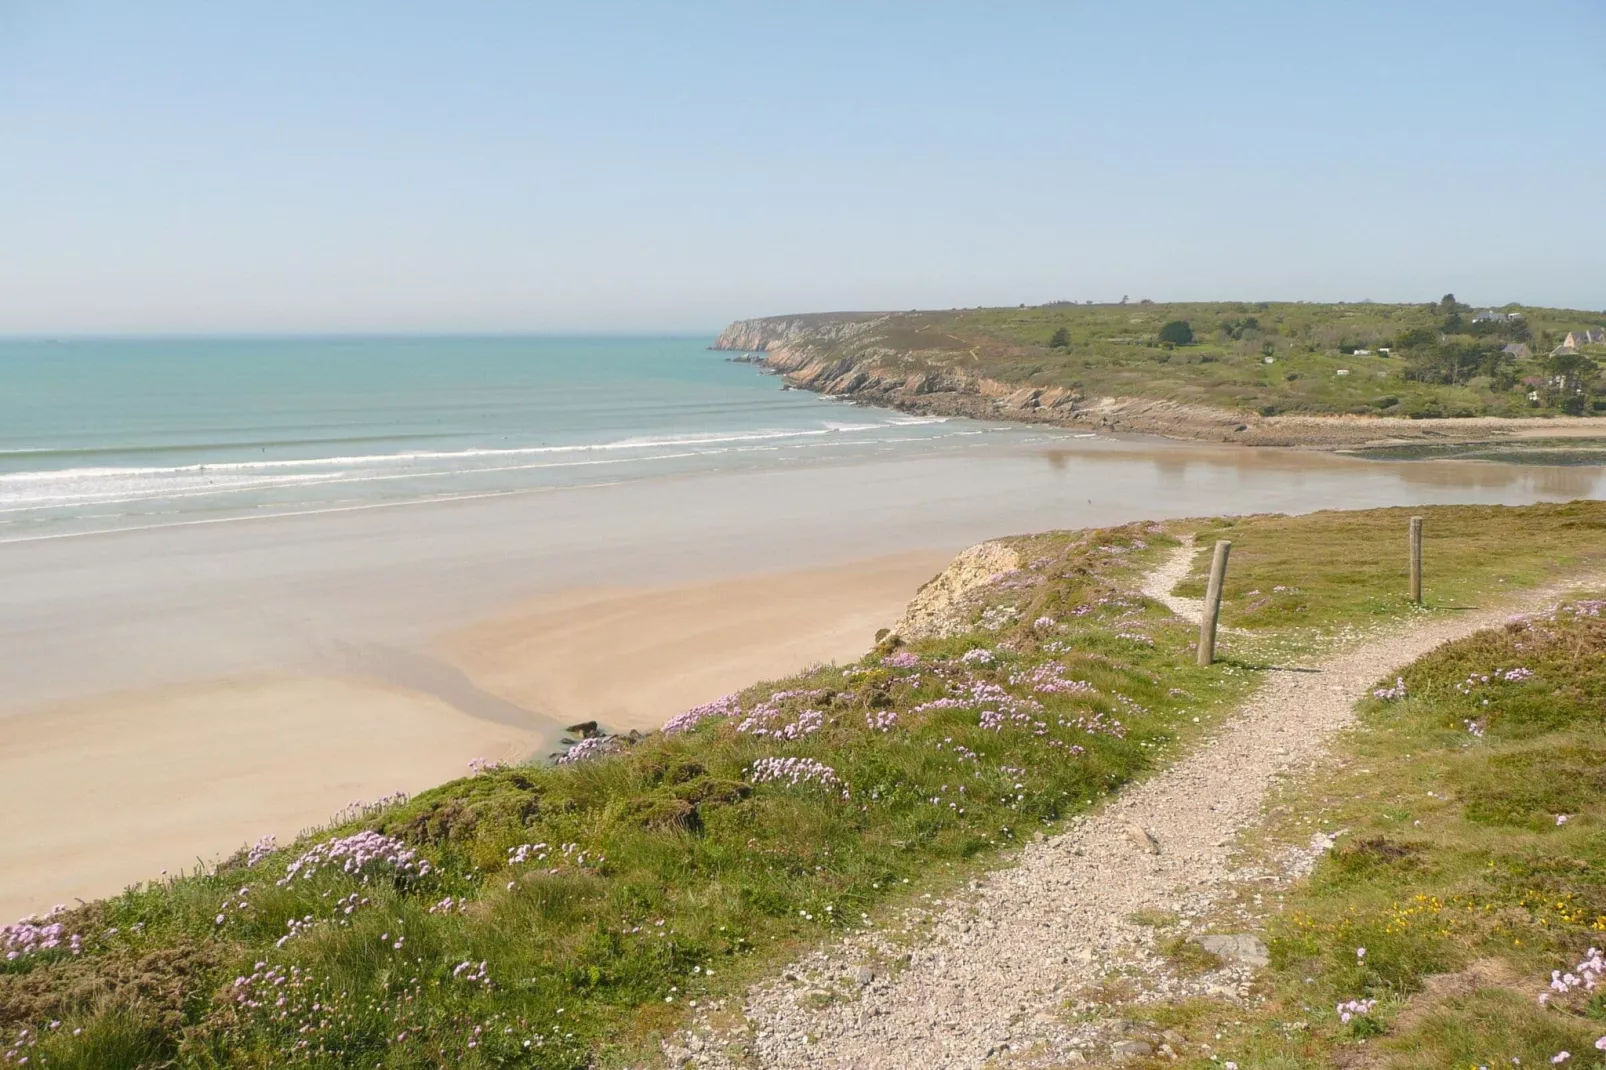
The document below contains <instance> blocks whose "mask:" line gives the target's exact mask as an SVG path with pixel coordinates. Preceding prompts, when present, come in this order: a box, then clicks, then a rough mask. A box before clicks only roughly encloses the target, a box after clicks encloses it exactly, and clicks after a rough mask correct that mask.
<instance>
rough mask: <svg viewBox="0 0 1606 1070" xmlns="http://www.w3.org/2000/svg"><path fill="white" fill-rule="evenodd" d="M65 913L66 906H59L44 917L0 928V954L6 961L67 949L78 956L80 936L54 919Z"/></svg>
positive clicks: (80, 947)
mask: <svg viewBox="0 0 1606 1070" xmlns="http://www.w3.org/2000/svg"><path fill="white" fill-rule="evenodd" d="M65 913H67V907H66V906H65V905H63V904H59V903H58V904H57V905H56V906H54V907H52V908H51V910H50V912H49V913H48V914H46V915H45V916H44V917H39V916H37V915H34V914H30V915H29V916H28V917H26V918H23V919H21V920H20V921H16V922H13V923H12V924H10V925H7V926H6V927H5V928H3V929H0V953H3V954H4V956H5V959H6V961H7V962H14V961H16V960H17V959H20V958H22V957H23V956H24V955H37V954H39V953H40V952H42V951H55V950H66V951H68V952H69V953H71V954H73V955H77V954H81V953H82V951H83V937H82V936H80V935H79V934H78V933H69V932H68V931H67V926H66V924H65V923H64V922H60V921H57V920H55V919H56V918H59V917H60V916H61V915H63V914H65Z"/></svg>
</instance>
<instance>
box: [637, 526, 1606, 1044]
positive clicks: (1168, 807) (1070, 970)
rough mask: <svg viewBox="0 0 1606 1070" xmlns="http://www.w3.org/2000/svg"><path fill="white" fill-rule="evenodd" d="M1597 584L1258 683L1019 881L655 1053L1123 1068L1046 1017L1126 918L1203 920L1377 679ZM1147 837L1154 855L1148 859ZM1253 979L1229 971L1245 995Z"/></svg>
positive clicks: (797, 980) (808, 971) (1043, 852)
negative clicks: (1270, 795)
mask: <svg viewBox="0 0 1606 1070" xmlns="http://www.w3.org/2000/svg"><path fill="white" fill-rule="evenodd" d="M1179 560H1180V561H1181V562H1182V564H1181V565H1180V566H1179V565H1178V561H1179ZM1187 561H1188V556H1186V555H1184V553H1182V552H1180V551H1179V553H1178V555H1177V557H1176V558H1174V559H1173V560H1172V561H1170V562H1168V563H1167V565H1165V566H1163V568H1162V570H1161V573H1160V574H1157V575H1156V576H1154V577H1151V581H1150V584H1148V585H1146V590H1147V588H1148V587H1149V586H1152V587H1154V588H1155V589H1156V590H1163V591H1164V592H1165V593H1166V594H1167V595H1169V590H1170V585H1171V584H1174V582H1175V580H1170V581H1169V582H1168V581H1167V580H1166V579H1165V575H1166V573H1167V570H1171V571H1175V570H1176V569H1177V568H1179V567H1181V568H1184V569H1185V566H1186V563H1187ZM1183 574H1185V572H1184V573H1183ZM1599 580H1600V578H1599V577H1585V578H1580V579H1578V580H1576V581H1572V582H1569V583H1567V584H1565V585H1558V586H1556V587H1554V588H1551V589H1547V590H1544V591H1536V592H1529V593H1528V594H1527V595H1526V596H1525V597H1523V598H1522V599H1521V601H1520V602H1513V603H1510V604H1506V605H1502V606H1500V607H1498V608H1491V609H1484V610H1478V611H1475V612H1471V613H1467V614H1465V615H1458V616H1453V617H1438V618H1434V619H1431V620H1427V621H1424V622H1421V623H1419V624H1414V625H1412V626H1410V627H1409V628H1408V629H1406V630H1401V631H1397V632H1392V633H1390V634H1388V635H1387V636H1383V637H1378V638H1373V639H1371V640H1368V641H1366V642H1364V643H1361V644H1359V645H1357V646H1355V647H1353V648H1351V649H1349V650H1348V651H1345V652H1343V653H1341V654H1339V655H1337V656H1335V657H1333V658H1332V659H1331V660H1329V661H1327V662H1325V663H1322V664H1320V665H1316V666H1312V667H1310V668H1304V669H1294V668H1290V669H1276V670H1272V671H1270V672H1268V673H1267V680H1266V683H1265V686H1264V687H1263V688H1262V689H1261V690H1260V691H1258V692H1257V693H1256V694H1255V695H1254V697H1253V698H1251V699H1250V701H1249V702H1248V704H1247V705H1246V706H1245V707H1244V708H1243V709H1242V710H1241V711H1240V712H1239V713H1238V714H1237V715H1236V716H1235V717H1234V718H1233V719H1232V720H1231V721H1230V722H1229V723H1228V724H1227V725H1226V726H1224V727H1223V728H1222V729H1221V730H1220V732H1219V733H1218V734H1217V735H1216V736H1215V737H1214V738H1213V739H1212V740H1210V741H1209V742H1208V743H1205V744H1203V745H1201V746H1200V747H1199V748H1198V749H1197V750H1196V751H1195V752H1194V753H1193V754H1192V755H1190V756H1188V757H1186V758H1184V759H1182V760H1181V761H1179V762H1178V763H1177V764H1176V765H1174V766H1172V767H1170V768H1169V769H1167V770H1165V771H1163V772H1161V773H1159V774H1157V775H1155V776H1154V777H1153V778H1151V779H1149V780H1146V781H1143V782H1141V783H1139V784H1136V785H1134V786H1133V787H1131V788H1130V789H1128V790H1127V791H1125V792H1123V793H1122V794H1120V795H1119V796H1117V797H1115V798H1114V799H1112V800H1110V801H1109V802H1108V803H1106V804H1105V805H1104V806H1103V807H1102V808H1101V809H1099V810H1098V811H1096V812H1095V813H1092V814H1090V815H1087V816H1085V817H1083V818H1079V819H1077V820H1076V821H1074V822H1073V823H1072V825H1071V827H1070V828H1069V829H1068V831H1066V832H1065V833H1063V834H1061V835H1058V836H1053V837H1049V838H1047V839H1045V840H1042V841H1040V842H1034V843H1031V844H1028V845H1026V847H1025V848H1024V850H1023V851H1022V853H1021V855H1020V857H1019V859H1018V863H1017V864H1016V865H1014V866H1012V867H1010V868H1007V869H1000V870H997V871H995V872H993V873H991V874H988V875H987V876H986V877H985V878H984V879H983V880H980V881H976V882H972V884H971V887H970V891H969V893H968V894H965V895H963V896H957V897H955V898H954V899H952V900H950V901H948V902H944V901H942V900H940V899H939V900H934V901H932V903H931V910H930V912H929V914H925V916H924V917H923V918H920V917H918V916H919V915H921V914H922V913H923V912H920V911H914V912H911V916H910V918H909V919H907V920H906V924H905V926H904V927H903V929H902V930H898V929H896V928H893V929H882V930H877V931H872V932H868V933H864V934H859V935H856V936H854V937H851V938H849V939H847V940H845V941H843V942H841V943H839V944H836V945H833V946H831V947H829V948H827V949H825V950H823V951H821V952H817V953H815V954H812V955H810V956H808V957H807V958H805V959H804V960H803V961H801V962H799V963H798V964H796V965H795V966H794V967H793V968H792V969H790V970H788V971H787V972H786V974H785V975H783V978H782V979H780V980H778V981H774V982H771V983H768V984H766V985H764V986H761V987H758V988H755V989H753V990H751V991H749V992H748V995H747V1000H746V1005H745V1007H744V1008H742V1010H743V1011H744V1012H745V1019H746V1022H745V1027H742V1026H738V1027H736V1028H735V1029H726V1030H725V1031H723V1032H722V1031H719V1030H716V1029H714V1028H712V1027H711V1026H710V1025H709V1022H710V1021H712V1020H717V1019H709V1018H706V1017H705V1018H704V1020H703V1021H702V1022H701V1023H700V1025H699V1028H697V1029H696V1030H694V1031H693V1032H692V1033H690V1034H685V1035H682V1036H681V1037H679V1038H677V1043H676V1044H675V1045H673V1046H671V1047H669V1048H667V1049H666V1053H667V1054H668V1055H669V1056H670V1058H671V1062H672V1063H681V1064H685V1063H687V1062H690V1064H691V1065H695V1066H697V1067H699V1068H708V1070H714V1068H720V1070H723V1068H733V1070H734V1068H736V1067H744V1066H755V1065H756V1066H760V1067H786V1068H793V1067H819V1068H826V1067H829V1068H848V1067H853V1068H858V1070H870V1068H893V1067H919V1068H921V1070H946V1068H959V1067H980V1066H982V1065H983V1064H984V1063H987V1061H988V1060H989V1059H995V1060H996V1063H995V1065H997V1064H1007V1065H1010V1066H1039V1065H1041V1066H1065V1065H1077V1064H1080V1063H1084V1062H1087V1061H1089V1059H1090V1058H1091V1059H1092V1060H1093V1061H1099V1062H1102V1061H1104V1060H1105V1059H1107V1058H1110V1057H1111V1056H1112V1055H1118V1054H1119V1053H1120V1051H1121V1049H1119V1048H1115V1049H1112V1047H1111V1044H1110V1041H1109V1038H1108V1037H1103V1038H1100V1037H1099V1036H1098V1035H1097V1034H1095V1033H1090V1032H1089V1031H1088V1030H1087V1029H1084V1028H1082V1027H1081V1026H1078V1025H1072V1024H1068V1023H1067V1022H1066V1020H1065V1019H1064V1018H1063V1017H1062V1016H1061V1015H1060V1014H1059V1013H1057V1012H1058V1011H1059V1010H1060V1009H1061V1008H1062V1006H1063V1004H1064V1002H1065V1000H1066V997H1067V996H1068V995H1069V994H1071V993H1072V992H1074V991H1076V990H1078V989H1080V988H1083V987H1084V986H1086V985H1088V984H1090V983H1093V982H1095V981H1097V980H1098V978H1099V976H1100V974H1101V970H1102V968H1103V967H1104V966H1106V965H1107V964H1108V963H1109V962H1111V961H1113V960H1119V959H1122V958H1126V957H1131V956H1132V954H1133V952H1134V950H1135V949H1139V948H1141V946H1142V945H1143V944H1144V943H1145V941H1146V940H1148V939H1149V936H1148V933H1149V930H1141V929H1140V928H1139V926H1137V925H1135V924H1133V923H1132V922H1131V921H1129V920H1128V918H1129V916H1130V915H1131V914H1133V913H1134V912H1136V911H1139V910H1144V909H1151V910H1165V911H1176V912H1179V913H1180V914H1182V915H1183V916H1184V917H1190V916H1198V915H1200V914H1202V913H1203V912H1204V911H1205V910H1206V909H1208V905H1209V903H1210V902H1212V901H1213V900H1214V899H1215V898H1216V897H1217V896H1219V895H1220V894H1221V891H1222V888H1223V886H1226V885H1229V884H1230V882H1231V880H1232V878H1233V873H1232V871H1231V869H1230V866H1229V862H1228V853H1229V845H1230V844H1231V842H1232V840H1233V838H1234V837H1235V835H1236V834H1237V833H1238V832H1240V831H1241V830H1243V829H1244V828H1246V827H1247V826H1250V825H1251V824H1253V823H1254V822H1255V821H1256V820H1257V818H1258V817H1259V815H1260V811H1261V805H1262V802H1263V800H1264V798H1265V796H1266V792H1267V790H1268V787H1269V786H1270V785H1271V783H1272V781H1273V778H1275V777H1277V776H1278V775H1280V774H1284V773H1286V772H1288V771H1290V770H1295V769H1298V768H1301V767H1304V766H1306V765H1308V764H1309V763H1310V762H1311V761H1313V760H1314V759H1317V758H1318V757H1320V756H1321V754H1322V751H1323V749H1324V747H1325V745H1326V744H1327V742H1328V740H1329V739H1330V738H1331V737H1332V735H1333V733H1335V732H1336V731H1338V730H1339V729H1341V728H1343V727H1344V726H1345V725H1347V724H1348V723H1349V722H1350V721H1351V717H1352V713H1351V710H1352V707H1353V705H1354V704H1355V702H1356V701H1357V700H1358V699H1359V698H1361V697H1362V696H1363V695H1364V694H1365V692H1366V689H1367V688H1369V687H1371V686H1372V685H1373V684H1374V683H1375V682H1376V681H1377V680H1379V679H1380V678H1382V677H1384V676H1386V675H1387V674H1388V673H1390V672H1392V671H1394V670H1395V669H1396V668H1398V667H1402V666H1404V665H1405V664H1407V663H1409V662H1411V661H1413V660H1415V659H1416V658H1418V657H1420V656H1421V655H1422V654H1425V653H1427V652H1428V651H1429V650H1432V649H1433V648H1434V647H1436V646H1438V645H1440V644H1441V643H1444V642H1447V641H1449V640H1452V639H1456V638H1459V637H1462V636H1465V635H1468V634H1470V633H1472V632H1474V631H1477V630H1479V629H1481V628H1485V627H1488V626H1490V625H1492V624H1497V623H1499V622H1500V621H1502V620H1503V619H1504V618H1505V617H1506V615H1507V614H1509V613H1512V612H1514V611H1517V610H1522V609H1531V608H1537V607H1540V606H1544V605H1548V604H1550V603H1552V602H1553V601H1554V600H1555V599H1556V598H1557V597H1558V595H1560V594H1561V593H1562V592H1563V591H1565V590H1567V589H1569V588H1572V587H1574V586H1576V585H1578V584H1582V583H1589V582H1591V581H1594V582H1599ZM1162 584H1164V586H1163V588H1162V586H1161V585H1162ZM1149 593H1151V594H1153V592H1152V591H1150V592H1149ZM1154 597H1157V598H1158V597H1160V596H1159V595H1154ZM1145 833H1147V834H1148V835H1152V837H1153V840H1154V841H1157V844H1158V851H1157V853H1156V852H1154V851H1153V850H1152V849H1151V847H1150V846H1148V844H1149V842H1150V841H1149V839H1148V836H1147V835H1145ZM1307 861H1308V860H1307ZM911 928H913V929H915V930H917V931H918V932H919V933H920V934H923V938H922V939H917V940H914V941H913V942H912V946H914V947H915V948H916V949H915V950H914V951H913V952H912V953H910V952H908V951H907V950H906V948H907V947H908V946H911V941H910V938H909V937H908V936H903V939H901V940H900V939H899V937H900V935H902V933H906V932H908V931H909V930H910V929H911ZM1248 969H1249V968H1248V967H1241V968H1240V969H1239V971H1238V973H1237V974H1236V977H1237V979H1238V980H1239V981H1240V982H1241V981H1243V980H1247V976H1248V972H1247V971H1248ZM1233 978H1234V975H1233V974H1232V973H1231V971H1230V970H1229V971H1227V972H1226V974H1225V980H1226V983H1227V990H1226V991H1225V992H1220V991H1218V992H1214V994H1218V995H1223V994H1224V995H1229V996H1230V995H1234V994H1238V993H1236V992H1235V990H1233V988H1232V986H1231V982H1232V980H1233ZM1217 983H1218V984H1220V983H1221V981H1220V980H1219V979H1218V982H1217ZM734 1010H736V1008H734V1007H731V1008H726V1009H725V1012H724V1013H728V1012H729V1011H734ZM738 1053H739V1054H738Z"/></svg>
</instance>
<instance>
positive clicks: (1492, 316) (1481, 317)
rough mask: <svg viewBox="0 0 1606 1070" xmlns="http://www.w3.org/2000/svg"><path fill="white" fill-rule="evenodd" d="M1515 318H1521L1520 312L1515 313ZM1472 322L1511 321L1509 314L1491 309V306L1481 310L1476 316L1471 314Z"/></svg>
mask: <svg viewBox="0 0 1606 1070" xmlns="http://www.w3.org/2000/svg"><path fill="white" fill-rule="evenodd" d="M1517 318H1519V319H1521V318H1522V317H1521V313H1518V314H1517ZM1472 322H1473V323H1510V322H1511V315H1510V314H1507V313H1505V312H1499V311H1496V310H1495V309H1492V308H1486V309H1484V310H1483V311H1482V312H1479V313H1478V314H1477V315H1476V316H1473V317H1472Z"/></svg>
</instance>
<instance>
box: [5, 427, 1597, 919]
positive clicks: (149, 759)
mask: <svg viewBox="0 0 1606 1070" xmlns="http://www.w3.org/2000/svg"><path fill="white" fill-rule="evenodd" d="M994 441H996V442H998V443H999V445H997V446H994V445H990V444H989V443H991V442H994ZM1007 441H1009V440H1008V439H999V440H993V439H990V438H989V437H988V436H977V437H976V438H975V439H974V440H973V442H974V445H973V446H970V447H967V448H966V449H964V450H962V451H957V452H951V453H946V454H935V455H931V456H923V457H907V456H906V457H888V458H887V459H885V460H869V461H866V460H863V459H857V460H855V461H854V462H853V463H852V464H842V465H836V464H806V465H797V466H794V467H791V468H786V469H781V470H774V471H765V472H753V473H720V474H709V475H704V476H697V477H686V478H672V479H660V480H648V481H643V482H639V483H627V484H613V485H606V486H596V487H586V488H574V489H570V490H562V491H542V492H534V493H529V494H512V495H502V496H496V497H491V498H485V499H476V500H470V501H458V502H445V503H426V504H417V505H405V506H400V507H394V508H391V507H387V508H370V509H360V510H347V511H331V512H326V513H319V514H313V515H299V516H281V517H271V516H270V517H262V518H251V519H239V520H235V519H230V520H227V521H225V522H215V523H214V522H205V523H190V524H175V525H171V526H163V527H155V528H151V529H146V530H138V531H124V532H118V533H115V534H106V535H85V536H72V537H66V538H52V539H44V540H34V541H26V542H16V543H0V651H3V652H4V654H3V656H0V813H3V814H5V815H6V817H7V819H8V820H7V822H6V824H5V828H4V832H3V833H0V918H7V919H9V918H13V917H17V916H20V915H22V914H24V913H28V912H31V911H34V910H37V909H40V908H48V907H49V906H50V905H52V904H54V903H57V902H64V901H69V902H70V901H71V899H72V898H73V897H83V898H90V897H93V896H98V895H107V894H114V893H116V892H117V891H118V890H120V889H121V888H122V887H124V886H125V885H126V884H128V883H130V882H134V881H140V880H145V879H151V878H155V877H157V876H158V875H159V873H160V871H161V870H163V869H167V870H169V871H170V872H172V871H177V870H178V869H180V868H182V867H186V866H190V867H193V866H194V865H195V864H196V863H197V860H198V859H200V860H213V859H217V858H219V857H222V856H226V855H227V854H229V853H231V852H232V851H234V850H236V849H238V848H239V847H240V846H241V845H242V844H245V843H249V842H252V841H254V840H256V839H257V838H258V837H259V836H262V835H265V834H274V835H277V836H278V837H279V840H280V842H281V843H283V842H286V841H287V840H288V839H289V838H290V837H293V836H294V835H295V834H296V833H297V832H298V831H299V830H301V829H302V828H305V827H307V826H310V825H316V824H320V823H323V822H325V821H327V820H328V819H329V818H330V816H331V815H332V814H333V813H334V812H336V811H338V810H340V809H341V808H343V807H345V806H346V805H347V804H348V803H350V802H352V801H353V800H356V799H373V798H376V797H378V796H380V795H383V794H386V793H389V792H393V791H397V790H402V791H408V792H416V791H419V790H422V789H425V788H429V787H432V786H434V785H436V784H439V783H441V782H443V781H446V780H449V779H451V778H453V777H455V776H458V775H461V774H462V773H463V772H464V771H465V767H466V763H467V762H468V760H469V759H471V758H474V757H479V756H485V757H520V756H525V755H531V754H535V755H544V754H546V753H548V752H549V751H551V750H552V749H553V748H554V746H555V744H556V739H557V736H558V735H559V729H561V727H562V726H563V725H566V724H571V723H574V722H577V721H582V720H591V719H597V720H600V721H602V722H603V723H604V724H605V725H607V726H609V727H610V728H615V729H629V728H631V727H638V728H652V727H656V726H657V725H658V724H661V723H662V721H663V720H664V719H665V718H666V717H668V716H670V715H672V714H673V713H674V712H676V711H678V710H680V709H683V708H685V707H686V706H689V705H693V704H696V703H699V702H703V701H706V700H708V699H710V698H713V697H716V696H718V695H720V694H723V693H725V692H727V691H731V690H734V689H737V688H740V687H744V686H746V685H748V684H750V683H753V682H755V681H757V680H761V679H764V678H767V677H775V676H778V675H782V674H785V673H788V672H791V671H793V670H796V669H799V668H802V667H803V666H805V665H807V664H809V663H811V662H817V661H831V660H839V661H840V660H843V659H848V658H853V657H856V656H858V655H859V654H861V653H862V652H863V651H864V650H865V649H867V647H868V645H869V644H870V642H871V640H872V637H873V636H874V633H875V630H876V628H878V627H881V626H883V625H885V624H889V623H890V622H891V621H892V620H893V619H894V618H896V616H897V615H898V613H899V612H900V611H901V609H902V607H903V605H904V603H905V602H906V601H907V599H908V598H909V597H910V596H911V595H912V594H913V593H914V591H915V590H916V588H918V587H919V585H920V584H921V583H922V582H923V581H924V580H925V579H927V578H929V577H930V576H931V575H933V574H934V573H935V572H936V571H937V570H938V569H939V568H940V567H941V566H942V565H943V563H944V562H945V560H946V559H947V558H948V557H950V556H951V555H952V554H953V553H955V552H957V551H958V550H960V549H962V548H963V547H965V546H967V545H970V544H971V543H975V542H978V541H981V540H982V539H986V538H990V537H994V536H998V535H1004V534H1009V533H1012V532H1021V531H1038V530H1044V529H1048V528H1055V527H1082V526H1087V525H1094V524H1103V523H1113V522H1119V521H1124V520H1129V519H1137V518H1140V517H1155V518H1163V517H1166V516H1188V515H1200V514H1204V513H1210V512H1216V511H1219V510H1220V509H1221V508H1222V505H1223V503H1224V502H1229V501H1230V502H1231V504H1232V508H1233V509H1234V510H1238V511H1244V512H1249V511H1263V510H1272V511H1303V510H1308V509H1314V508H1322V507H1330V506H1363V505H1388V504H1404V503H1408V502H1430V501H1482V502H1512V503H1515V502H1522V501H1533V500H1542V499H1547V498H1569V497H1579V496H1594V495H1595V494H1598V493H1599V483H1598V480H1599V479H1600V478H1601V477H1599V476H1598V475H1597V473H1596V471H1595V470H1579V469H1547V468H1517V467H1513V466H1499V465H1479V464H1467V463H1454V464H1442V463H1431V462H1430V463H1415V464H1405V463H1373V462H1362V461H1356V460H1350V459H1346V458H1340V457H1333V456H1330V455H1314V456H1313V455H1310V454H1294V453H1289V452H1285V451H1274V450H1267V451H1246V450H1241V449H1239V450H1235V449H1229V448H1224V447H1201V446H1198V445H1180V444H1175V443H1156V442H1152V441H1144V440H1119V439H1102V438H1101V439H1083V440H1074V439H1067V440H1065V441H1064V442H1063V443H1062V444H1059V445H1056V446H1055V447H1054V448H1052V449H1049V448H1016V447H1013V446H1007V445H1004V443H1005V442H1007Z"/></svg>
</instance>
